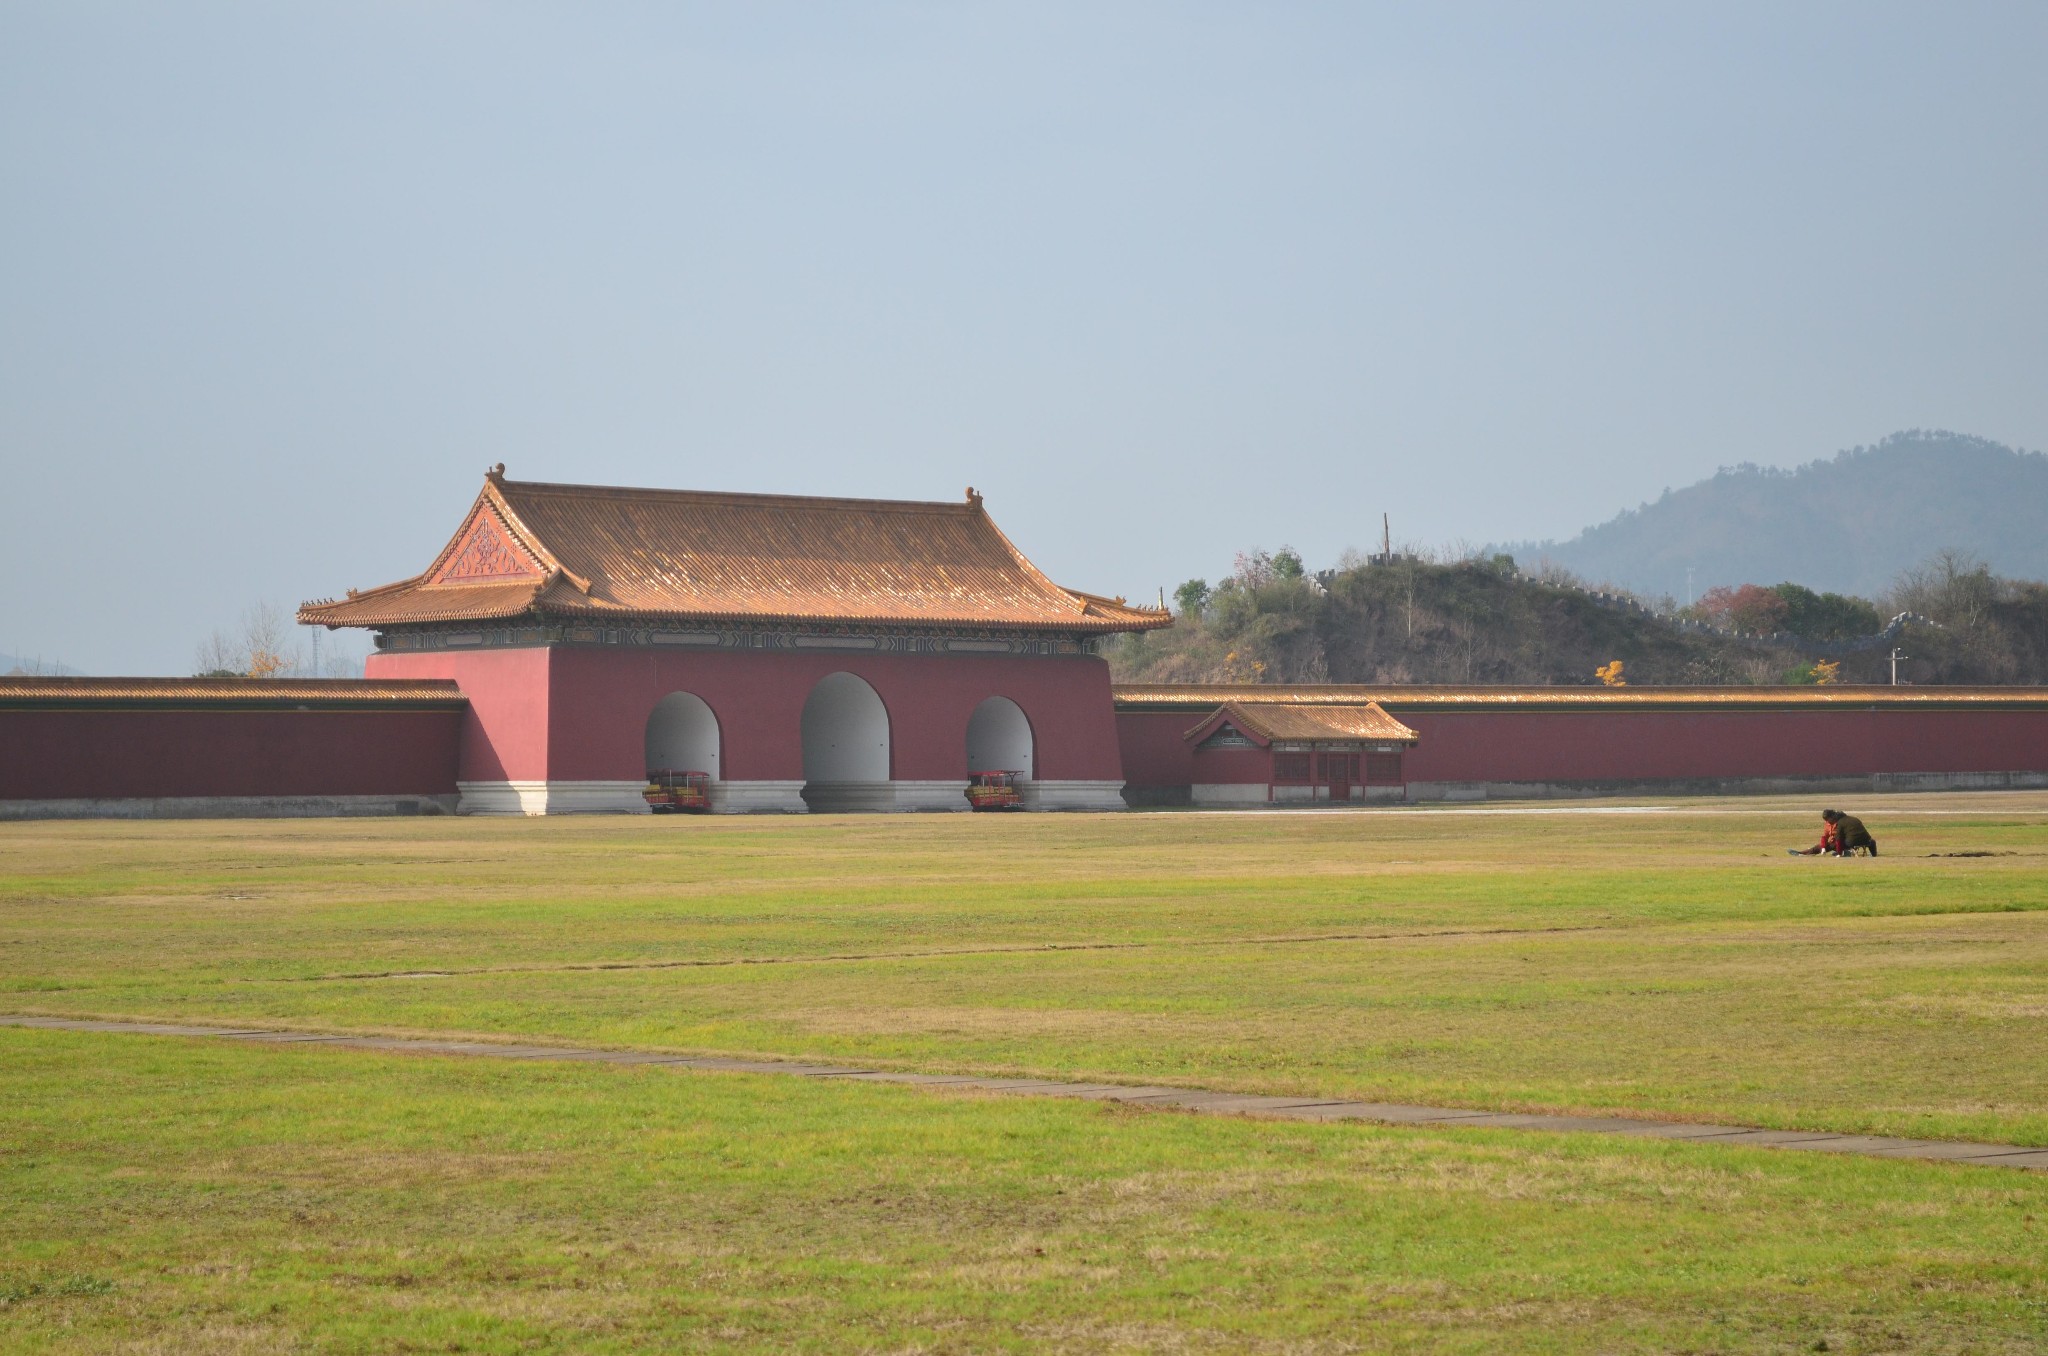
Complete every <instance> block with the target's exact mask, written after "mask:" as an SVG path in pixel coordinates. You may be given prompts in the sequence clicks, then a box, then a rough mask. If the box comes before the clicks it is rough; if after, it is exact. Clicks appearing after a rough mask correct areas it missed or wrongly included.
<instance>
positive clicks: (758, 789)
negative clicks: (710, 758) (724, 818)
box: [711, 782, 811, 815]
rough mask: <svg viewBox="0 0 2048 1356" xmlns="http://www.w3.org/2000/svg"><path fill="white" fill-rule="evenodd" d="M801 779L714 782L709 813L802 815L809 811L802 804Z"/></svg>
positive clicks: (802, 789) (802, 786) (807, 807)
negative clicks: (793, 780)
mask: <svg viewBox="0 0 2048 1356" xmlns="http://www.w3.org/2000/svg"><path fill="white" fill-rule="evenodd" d="M803 791H804V784H803V783H802V782H713V783H711V813H712V814H715V815H801V814H808V813H810V809H811V807H810V806H808V805H806V804H804V795H803Z"/></svg>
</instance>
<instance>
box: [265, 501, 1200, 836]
mask: <svg viewBox="0 0 2048 1356" xmlns="http://www.w3.org/2000/svg"><path fill="white" fill-rule="evenodd" d="M299 619H300V620H301V621H302V622H307V623H315V624H319V625H323V626H327V627H366V628H370V629H372V630H374V631H375V632H376V633H377V639H376V644H377V652H376V653H375V654H373V655H372V656H371V658H370V660H369V663H368V666H367V669H366V674H367V676H368V677H369V678H371V679H379V680H396V679H407V680H421V679H442V680H450V681H452V682H454V683H456V684H458V685H459V688H460V691H461V693H462V695H463V696H464V697H466V698H467V699H468V707H467V714H466V716H465V717H464V721H465V724H464V730H463V737H462V741H461V747H460V753H459V766H458V770H457V784H458V786H459V788H460V801H459V805H460V809H461V810H462V811H463V812H465V813H485V814H489V813H504V814H554V813H563V812H577V811H594V812H605V811H613V812H616V811H628V812H637V811H641V810H644V809H645V808H646V807H645V804H644V802H643V801H642V799H641V789H642V787H643V786H644V785H645V783H646V778H647V775H648V774H649V773H650V772H654V771H658V770H662V769H670V770H688V771H697V772H704V773H707V774H709V776H710V797H709V798H710V804H711V808H712V809H713V810H714V811H723V812H741V811H790V812H801V811H805V810H958V809H965V808H967V799H966V794H965V793H966V787H967V781H968V774H969V773H970V772H979V771H989V770H1001V771H1008V772H1014V773H1017V774H1019V776H1018V784H1019V787H1020V789H1021V792H1022V796H1023V801H1024V805H1025V808H1027V809H1041V810H1054V809H1120V808H1122V807H1123V803H1124V802H1123V800H1122V798H1121V795H1120V792H1121V790H1122V787H1123V772H1122V767H1121V764H1120V760H1119V757H1118V747H1117V732H1116V717H1115V712H1114V707H1113V705H1112V702H1111V699H1110V690H1109V682H1110V680H1109V669H1108V665H1107V664H1106V663H1105V661H1104V660H1103V659H1102V658H1100V657H1099V656H1098V655H1097V654H1096V652H1095V650H1096V646H1097V644H1098V642H1099V641H1100V640H1101V639H1102V638H1103V637H1105V636H1108V635H1112V634H1115V633H1117V632H1120V631H1138V630H1146V629H1150V628H1153V627H1159V626H1165V625H1168V624H1169V623H1170V621H1171V618H1170V616H1169V615H1168V614H1167V613H1166V612H1165V611H1164V610H1160V609H1152V608H1143V607H1132V606H1130V605H1128V604H1126V603H1125V602H1123V601H1122V600H1121V599H1112V598H1101V597H1096V596H1094V595H1092V594H1087V593H1081V592H1077V591H1076V590H1073V589H1066V588H1061V587H1060V586H1059V585H1057V584H1055V583H1053V582H1052V581H1051V580H1050V579H1048V578H1046V577H1045V575H1044V574H1042V573H1040V572H1039V570H1038V569H1037V568H1036V567H1035V566H1033V565H1032V564H1031V562H1030V561H1028V560H1026V559H1025V558H1024V557H1023V555H1022V554H1020V553H1019V552H1018V550H1017V549H1016V547H1014V546H1012V545H1011V544H1010V542H1009V540H1008V538H1006V537H1005V536H1004V535H1003V534H1002V532H1001V531H999V530H998V529H997V527H996V525H995V523H994V522H992V521H991V520H990V519H989V516H988V514H987V512H986V511H985V510H984V509H983V507H982V501H981V496H980V495H978V494H976V493H975V492H974V491H973V490H971V489H970V490H968V491H967V496H966V499H965V501H964V502H961V503H900V502H893V501H880V500H860V499H817V498H802V497H793V496H780V495H753V494H715V493H701V492H696V491H681V490H637V489H616V488H607V487H602V486H588V485H550V484H536V483H525V482H519V481H512V480H507V479H506V478H505V475H504V467H503V466H498V467H495V468H493V469H492V470H491V471H490V472H489V473H488V474H487V475H486V477H485V480H484V486H483V490H482V492H481V493H480V494H479V495H478V496H477V499H476V502H475V503H474V504H473V505H472V506H471V508H470V510H469V513H468V515H467V517H465V518H464V519H463V521H462V524H461V527H460V528H459V529H458V530H457V531H456V533H455V535H454V536H453V537H452V538H450V539H449V542H448V544H447V545H446V546H445V547H443V548H442V550H441V552H440V554H439V555H438V556H436V557H435V558H434V560H433V563H432V564H430V565H429V566H428V567H427V568H426V569H425V570H424V571H422V572H421V573H420V574H419V575H417V576H415V577H413V578H411V579H406V580H403V581H401V582H399V583H395V584H389V585H386V586H384V587H382V588H375V589H367V590H363V591H360V592H356V591H351V592H350V593H349V595H348V596H347V597H346V598H342V599H338V600H323V601H320V602H313V603H308V604H306V605H305V606H304V607H302V608H301V609H300V610H299Z"/></svg>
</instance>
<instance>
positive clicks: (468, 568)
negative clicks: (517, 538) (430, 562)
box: [433, 513, 540, 584]
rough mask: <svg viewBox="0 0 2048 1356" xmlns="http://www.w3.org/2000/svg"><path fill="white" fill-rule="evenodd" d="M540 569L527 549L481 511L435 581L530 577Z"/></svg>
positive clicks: (463, 582)
mask: <svg viewBox="0 0 2048 1356" xmlns="http://www.w3.org/2000/svg"><path fill="white" fill-rule="evenodd" d="M539 573H540V570H539V569H538V568H537V567H536V566H535V565H534V563H533V562H532V561H531V560H530V559H528V557H527V555H526V553H525V552H524V551H521V550H520V549H519V548H518V547H517V546H514V545H513V544H512V542H511V540H510V539H509V538H508V537H507V536H506V535H505V530H504V529H503V528H501V527H499V526H498V524H497V522H496V521H495V520H494V519H492V517H491V516H490V515H489V514H487V513H479V514H478V515H477V517H476V521H475V522H474V523H472V524H471V525H470V529H469V533H468V535H467V536H465V537H464V538H463V539H462V544H461V545H460V546H458V547H456V548H455V553H454V554H453V555H451V556H449V557H448V563H447V564H446V565H443V566H442V567H441V570H440V573H438V574H436V575H435V576H434V580H433V582H434V583H436V584H473V583H479V582H483V581H487V580H492V579H531V578H532V577H533V576H535V575H537V574H539Z"/></svg>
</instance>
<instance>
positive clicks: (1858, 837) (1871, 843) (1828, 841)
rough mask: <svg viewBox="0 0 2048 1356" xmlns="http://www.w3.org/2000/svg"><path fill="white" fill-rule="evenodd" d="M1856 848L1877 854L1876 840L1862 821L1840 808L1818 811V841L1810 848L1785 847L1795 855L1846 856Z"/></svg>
mask: <svg viewBox="0 0 2048 1356" xmlns="http://www.w3.org/2000/svg"><path fill="white" fill-rule="evenodd" d="M1858 848H1861V849H1863V850H1864V851H1866V852H1868V853H1869V854H1870V855H1871V856H1873V857H1875V856H1876V855H1877V840H1876V839H1875V838H1872V837H1871V836H1870V830H1869V829H1866V828H1864V827H1863V821H1862V820H1860V819H1858V818H1856V816H1854V815H1845V814H1843V813H1842V812H1841V811H1840V810H1822V811H1821V812H1820V841H1819V842H1818V843H1815V844H1814V845H1813V846H1812V847H1810V848H1787V849H1786V851H1788V852H1790V853H1791V854H1792V855H1793V856H1795V857H1846V856H1848V855H1849V854H1850V853H1852V852H1854V851H1856V850H1857V849H1858Z"/></svg>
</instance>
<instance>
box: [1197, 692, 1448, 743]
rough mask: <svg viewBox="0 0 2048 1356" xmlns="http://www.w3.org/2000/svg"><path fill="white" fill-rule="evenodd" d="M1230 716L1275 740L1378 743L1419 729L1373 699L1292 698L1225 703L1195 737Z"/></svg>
mask: <svg viewBox="0 0 2048 1356" xmlns="http://www.w3.org/2000/svg"><path fill="white" fill-rule="evenodd" d="M1218 717H1221V718H1222V719H1225V720H1228V721H1230V722H1231V724H1233V725H1235V726H1236V727H1237V728H1238V729H1240V730H1243V731H1244V732H1245V733H1246V734H1249V735H1254V736H1256V737H1258V738H1259V739H1263V740H1265V741H1267V742H1269V743H1270V742H1272V741H1273V740H1276V739H1277V740H1287V741H1290V742H1292V741H1295V740H1302V741H1308V742H1315V741H1328V740H1369V741H1372V742H1375V743H1382V744H1392V743H1403V744H1413V743H1414V742H1415V741H1416V739H1417V738H1418V736H1417V735H1416V733H1415V731H1413V730H1411V729H1409V728H1408V727H1407V726H1406V725H1403V724H1402V723H1401V722H1400V721H1398V720H1395V719H1394V718H1393V717H1392V716H1390V715H1388V714H1387V713H1386V712H1385V711H1382V710H1381V709H1380V708H1379V706H1378V705H1377V704H1375V703H1373V702H1364V703H1357V704H1351V705H1342V706H1339V705H1332V704H1324V705H1314V706H1309V705H1295V704H1292V703H1288V702H1246V701H1229V702H1225V703H1223V705H1222V706H1221V707H1219V708H1218V709H1217V710H1216V711H1215V712H1214V713H1212V714H1211V715H1210V716H1209V717H1208V718H1207V719H1205V720H1203V721H1202V723H1201V724H1199V725H1197V726H1195V728H1194V729H1192V730H1189V731H1188V735H1187V737H1188V738H1190V739H1192V738H1194V737H1195V736H1196V735H1198V734H1201V733H1202V732H1203V731H1205V730H1207V729H1208V728H1209V727H1210V726H1211V725H1213V724H1215V723H1216V720H1217V718H1218Z"/></svg>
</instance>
